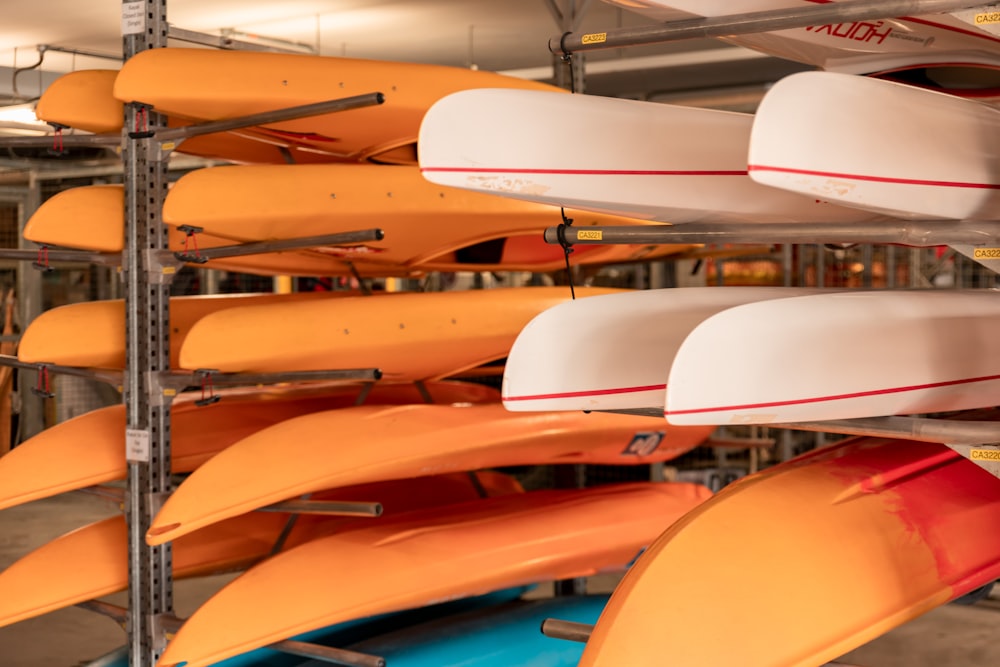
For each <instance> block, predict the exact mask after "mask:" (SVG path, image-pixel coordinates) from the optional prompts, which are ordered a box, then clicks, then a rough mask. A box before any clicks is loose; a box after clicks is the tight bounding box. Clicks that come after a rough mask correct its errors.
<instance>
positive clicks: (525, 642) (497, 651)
mask: <svg viewBox="0 0 1000 667" xmlns="http://www.w3.org/2000/svg"><path fill="white" fill-rule="evenodd" d="M607 601H608V596H607V595H579V596H567V597H558V598H550V599H545V600H533V601H527V600H518V601H514V602H508V603H505V604H501V605H498V606H495V607H489V608H484V609H478V610H475V611H471V612H466V613H463V614H459V615H457V616H451V617H448V618H440V619H436V620H433V621H428V622H425V623H419V624H417V625H414V626H410V627H407V628H401V629H399V630H394V631H392V632H389V633H386V634H384V635H379V636H377V637H372V638H371V639H367V640H365V641H362V642H358V643H356V644H352V645H349V646H346V647H345V648H348V649H350V650H352V651H357V652H359V653H367V654H371V655H377V656H380V657H382V658H385V661H386V667H576V665H577V663H579V661H580V656H581V654H582V653H583V646H584V645H583V644H582V643H579V642H574V641H569V640H565V639H553V638H551V637H546V636H545V635H543V634H542V632H541V625H542V621H544V620H545V619H547V618H554V619H559V620H561V621H574V622H577V623H587V624H590V625H592V624H594V623H596V622H597V617H598V616H600V614H601V611H602V610H603V609H604V605H605V604H606V603H607ZM299 667H329V663H323V662H320V661H318V660H310V661H308V662H306V663H302V664H301V665H299Z"/></svg>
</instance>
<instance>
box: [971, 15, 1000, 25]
mask: <svg viewBox="0 0 1000 667" xmlns="http://www.w3.org/2000/svg"><path fill="white" fill-rule="evenodd" d="M975 22H976V25H990V24H994V23H1000V12H983V13H981V14H976V18H975Z"/></svg>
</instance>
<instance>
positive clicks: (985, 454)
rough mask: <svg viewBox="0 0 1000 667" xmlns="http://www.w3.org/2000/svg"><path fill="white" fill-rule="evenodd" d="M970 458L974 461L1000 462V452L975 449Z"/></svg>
mask: <svg viewBox="0 0 1000 667" xmlns="http://www.w3.org/2000/svg"><path fill="white" fill-rule="evenodd" d="M969 458H970V459H972V460H973V461H1000V450H997V449H973V450H972V453H971V454H970V455H969Z"/></svg>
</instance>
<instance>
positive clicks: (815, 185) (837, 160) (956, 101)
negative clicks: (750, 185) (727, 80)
mask: <svg viewBox="0 0 1000 667" xmlns="http://www.w3.org/2000/svg"><path fill="white" fill-rule="evenodd" d="M998 156H1000V109H997V108H996V107H991V106H988V105H986V104H983V103H982V102H977V101H974V100H968V99H963V98H961V97H955V96H953V95H947V94H944V93H939V92H936V91H932V90H924V89H921V88H915V87H913V86H907V85H903V84H899V83H894V82H891V81H881V80H878V79H870V78H867V77H860V76H854V75H851V74H838V73H834V72H802V73H799V74H793V75H791V76H788V77H785V78H784V79H782V80H781V81H779V82H777V83H776V84H775V85H774V86H773V87H772V88H771V89H770V90H769V91H768V92H767V94H766V95H765V96H764V99H763V101H762V102H761V104H760V107H759V108H758V109H757V114H756V116H755V118H754V123H753V131H752V133H751V135H750V153H749V168H750V176H751V178H753V179H754V180H755V181H757V182H758V183H761V184H762V185H769V186H772V187H777V188H783V189H785V190H789V191H791V192H798V193H800V194H803V195H806V196H813V197H821V198H823V199H826V200H828V201H836V202H838V203H840V204H843V205H845V206H855V207H858V208H864V209H867V210H871V211H881V212H883V213H886V214H889V215H894V216H897V217H910V218H917V219H928V218H930V219H934V218H949V219H956V220H966V219H978V220H997V219H1000V164H998V162H997V158H998Z"/></svg>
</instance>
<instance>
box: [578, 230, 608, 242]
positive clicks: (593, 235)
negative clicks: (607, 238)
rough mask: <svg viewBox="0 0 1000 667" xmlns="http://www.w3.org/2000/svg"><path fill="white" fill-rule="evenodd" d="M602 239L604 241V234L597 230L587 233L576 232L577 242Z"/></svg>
mask: <svg viewBox="0 0 1000 667" xmlns="http://www.w3.org/2000/svg"><path fill="white" fill-rule="evenodd" d="M602 239H604V232H602V231H600V230H599V229H592V230H589V231H587V230H583V229H580V230H577V232H576V240H577V241H600V240H602Z"/></svg>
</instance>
